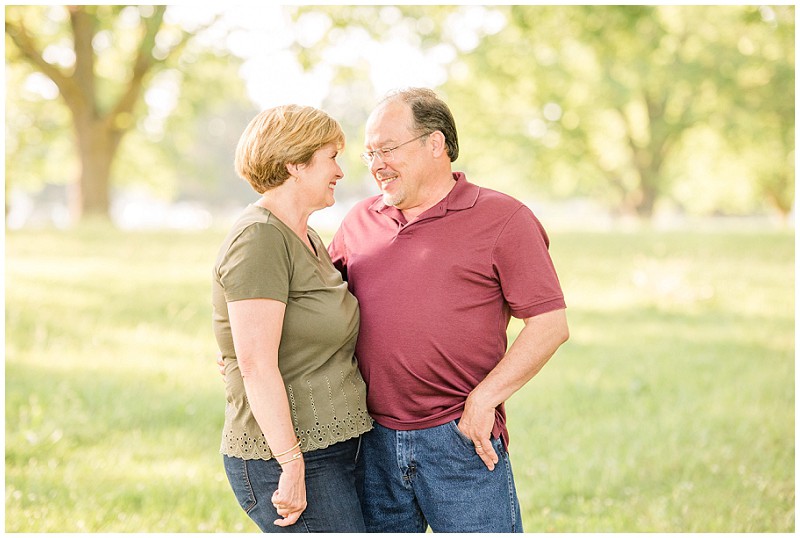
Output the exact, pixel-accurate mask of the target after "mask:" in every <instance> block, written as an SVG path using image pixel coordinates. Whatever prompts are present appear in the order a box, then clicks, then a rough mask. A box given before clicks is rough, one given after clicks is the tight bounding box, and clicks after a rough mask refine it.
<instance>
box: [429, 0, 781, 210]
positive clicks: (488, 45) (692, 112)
mask: <svg viewBox="0 0 800 538" xmlns="http://www.w3.org/2000/svg"><path fill="white" fill-rule="evenodd" d="M754 10H756V8H749V7H731V6H692V7H672V6H583V7H546V6H513V7H509V8H507V9H506V10H505V14H506V16H507V20H508V25H507V27H506V28H504V29H503V31H501V32H498V33H497V34H495V35H492V36H488V37H486V38H485V39H484V40H482V41H481V43H480V45H479V46H478V47H477V48H476V50H475V51H473V52H472V53H471V54H470V55H468V56H465V57H463V58H461V59H460V60H459V62H458V66H457V67H458V68H457V69H454V70H453V73H460V75H459V76H454V77H451V79H450V80H449V81H448V82H447V83H446V84H445V85H444V89H445V90H446V91H448V92H449V93H450V94H451V96H453V100H454V101H456V102H458V103H463V105H462V106H463V107H464V108H465V109H472V110H480V113H479V114H478V113H473V114H472V115H469V114H468V115H466V120H467V121H468V122H469V124H468V126H467V128H469V129H470V130H471V131H473V132H475V133H481V132H486V133H487V136H486V137H485V139H484V143H485V145H486V146H487V147H492V148H494V151H493V152H492V153H494V154H496V155H500V156H501V157H503V158H502V159H494V158H492V157H491V156H488V157H485V158H483V159H482V162H481V163H480V164H481V166H482V169H483V170H484V171H486V172H489V171H490V170H498V169H499V170H501V171H502V170H503V169H512V168H513V169H515V170H516V171H519V170H533V171H535V172H536V173H535V175H536V176H538V177H539V178H541V180H540V181H542V180H543V181H545V182H548V183H549V184H550V185H551V186H552V189H553V190H555V191H560V192H562V193H564V194H573V193H575V192H582V193H585V194H590V195H592V196H595V197H603V198H605V199H606V200H607V201H608V203H609V204H610V205H611V206H612V207H618V208H620V210H621V211H622V212H626V213H630V214H636V215H639V216H641V217H644V218H649V217H650V216H652V214H653V212H654V210H655V208H656V204H657V203H658V202H659V201H665V200H673V201H674V202H676V203H678V204H681V203H685V202H690V200H686V199H684V200H681V199H680V198H679V197H676V196H675V192H674V188H676V186H678V185H680V184H681V183H683V184H685V183H686V182H687V181H691V182H692V183H694V184H695V185H696V184H697V183H698V182H699V183H704V182H706V180H707V179H709V178H708V177H702V176H703V174H700V173H697V171H696V170H692V168H691V163H689V165H687V164H686V163H684V162H682V161H684V160H685V159H686V157H687V156H689V157H695V156H697V150H696V149H695V148H692V147H691V145H690V144H691V142H690V139H691V138H692V137H693V136H694V135H696V134H697V133H698V130H704V131H705V133H706V134H707V135H710V136H712V137H713V138H715V139H719V140H720V141H731V140H736V139H738V140H739V142H740V144H743V145H746V146H748V147H751V148H752V147H758V148H759V150H761V151H763V150H764V149H765V147H766V145H767V144H771V145H772V150H771V151H770V155H772V157H773V165H772V166H769V167H767V168H768V170H767V173H765V171H764V169H763V168H762V167H761V166H760V165H757V164H756V162H755V161H753V160H748V161H747V162H742V163H741V164H743V165H744V166H740V167H739V168H738V169H735V170H734V173H735V174H736V175H738V176H745V175H746V176H747V181H748V182H749V183H750V184H751V185H753V186H754V185H755V184H759V183H760V184H761V185H762V186H763V188H765V189H766V188H769V185H772V184H777V188H771V189H770V192H772V193H773V194H772V197H773V198H774V199H781V202H780V203H775V206H776V207H778V208H785V207H786V206H787V205H786V202H787V201H789V207H790V206H791V199H792V198H793V194H790V193H789V191H790V188H789V185H791V184H793V172H792V171H791V170H792V166H791V165H790V164H789V162H788V160H789V159H788V156H789V155H790V154H792V152H793V140H794V139H793V131H794V119H793V118H794V99H793V98H789V97H788V95H787V94H793V90H792V88H793V84H794V60H793V57H794V56H793V39H792V38H793V35H794V25H793V8H787V9H786V10H784V11H785V12H786V13H782V14H781V16H778V17H772V18H771V19H769V20H768V19H767V18H765V17H764V16H760V15H759V13H758V11H756V12H755V16H754V13H753V11H754ZM762 15H763V12H762ZM776 50H777V51H779V52H777V53H776V52H775V51H776ZM745 52H747V54H745ZM776 83H779V84H777V85H776ZM776 86H777V87H776ZM476 98H477V99H481V100H484V101H485V102H489V103H492V106H491V107H484V108H481V107H477V106H475V104H474V103H475V99H476ZM470 102H471V103H472V105H470V104H469V103H470ZM493 126H498V127H493ZM743 127H744V128H745V129H746V132H747V133H748V135H747V136H744V137H743V136H733V135H732V133H739V134H740V132H741V129H742V128H743ZM713 146H714V149H715V151H718V152H720V157H718V158H717V159H716V161H722V160H725V159H728V160H729V159H731V158H735V157H736V152H735V151H732V150H731V148H725V147H723V146H724V144H723V143H722V142H718V143H715V144H713ZM723 154H724V157H722V155H723ZM775 163H777V164H775ZM762 164H763V163H762ZM776 166H777V170H776V168H775V167H776ZM510 171H511V172H512V173H513V170H510ZM711 172H712V175H715V176H719V175H720V174H719V170H718V169H717V170H711ZM767 175H770V176H771V177H772V178H773V181H772V182H767V181H764V178H765V176H767ZM790 178H791V180H789V179H790ZM724 188H725V187H724V185H722V186H721V188H717V189H716V191H715V195H716V196H718V197H719V199H718V200H717V201H716V203H723V202H724V200H723V199H722V196H724V194H721V193H722V191H723V190H724ZM693 190H694V189H686V191H687V192H689V196H691V192H692V191H693ZM753 190H754V191H755V188H753ZM694 192H695V193H696V190H694ZM787 194H788V196H787ZM749 198H750V202H751V205H750V209H755V208H757V206H756V205H755V204H754V203H753V202H754V201H755V200H756V199H757V196H756V195H755V193H754V194H752V195H750V197H749ZM782 210H785V209H782Z"/></svg>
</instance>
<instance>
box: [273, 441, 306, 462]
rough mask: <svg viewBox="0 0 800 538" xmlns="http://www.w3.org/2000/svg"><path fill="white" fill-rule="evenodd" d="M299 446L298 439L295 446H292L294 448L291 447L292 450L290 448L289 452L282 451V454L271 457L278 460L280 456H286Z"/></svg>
mask: <svg viewBox="0 0 800 538" xmlns="http://www.w3.org/2000/svg"><path fill="white" fill-rule="evenodd" d="M299 446H300V439H298V440H297V444H296V445H294V446H293V447H292V448H290V449H289V450H284V451H283V452H281V453H280V454H273V455H272V456H273V457H275V458H279V457H280V456H285V455H286V454H288V453H289V452H291V451H292V450H294V449H295V448H297V447H299Z"/></svg>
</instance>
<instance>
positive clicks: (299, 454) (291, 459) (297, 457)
mask: <svg viewBox="0 0 800 538" xmlns="http://www.w3.org/2000/svg"><path fill="white" fill-rule="evenodd" d="M302 457H303V453H302V452H298V453H297V454H295V455H294V456H292V457H291V458H289V459H288V460H285V461H278V464H279V465H286V464H287V463H291V462H293V461H294V460H299V459H300V458H302ZM275 461H277V458H275Z"/></svg>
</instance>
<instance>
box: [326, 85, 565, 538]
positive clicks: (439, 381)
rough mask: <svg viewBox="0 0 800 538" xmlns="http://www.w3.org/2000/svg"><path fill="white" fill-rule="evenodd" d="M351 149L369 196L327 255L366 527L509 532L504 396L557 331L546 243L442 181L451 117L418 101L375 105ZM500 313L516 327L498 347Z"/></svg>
mask: <svg viewBox="0 0 800 538" xmlns="http://www.w3.org/2000/svg"><path fill="white" fill-rule="evenodd" d="M365 142H366V144H365V145H366V150H367V151H366V152H365V153H364V154H362V157H363V159H364V161H365V163H366V164H367V165H368V166H369V167H370V171H371V173H372V175H373V177H374V178H375V180H376V182H377V184H378V187H379V189H380V191H381V194H380V195H379V196H376V197H373V198H370V199H367V200H365V201H363V202H361V203H360V204H358V205H357V206H356V207H354V208H353V210H352V211H351V212H350V213H349V214H348V215H347V217H345V219H344V221H343V222H342V225H341V227H340V228H339V230H338V232H337V233H336V235H335V237H334V239H333V241H332V242H331V245H330V246H329V249H328V250H329V252H330V254H331V258H332V259H333V262H334V264H335V265H336V266H337V268H339V270H340V271H341V272H342V274H343V276H344V277H345V280H347V281H348V286H349V288H350V290H351V292H352V293H353V294H354V295H355V296H356V297H357V298H358V301H359V305H360V308H361V329H360V332H359V339H358V344H357V348H356V356H357V358H358V361H359V367H360V369H361V372H362V375H363V377H364V380H365V381H366V383H367V387H368V395H367V406H368V408H369V412H370V414H371V415H372V417H373V418H374V419H375V422H376V425H375V429H374V430H372V431H371V432H368V433H367V434H365V435H364V436H363V438H362V449H361V454H362V456H361V460H360V464H361V465H362V469H363V472H364V483H363V486H364V491H363V495H362V508H363V510H364V518H365V520H366V524H367V530H368V531H370V532H424V531H425V530H426V529H427V527H428V525H430V526H431V528H432V529H433V530H434V531H436V532H522V520H521V517H520V509H519V502H518V500H517V495H516V490H515V487H514V481H513V475H512V472H511V466H510V462H509V459H508V453H507V447H508V431H507V429H506V422H505V410H504V406H503V402H505V400H506V399H508V397H510V396H511V395H512V394H513V393H514V392H516V391H517V390H519V389H520V388H521V387H522V386H523V385H524V384H525V383H526V382H527V381H529V380H530V379H531V378H532V377H533V376H534V375H536V373H538V372H539V370H540V369H541V368H542V367H543V366H544V364H545V363H546V362H547V361H548V360H549V358H550V357H551V356H552V355H553V353H554V352H555V351H556V349H558V347H559V346H560V345H561V344H562V343H563V342H565V341H566V340H567V338H568V334H569V333H568V328H567V322H566V316H565V312H564V309H565V303H564V298H563V294H562V292H561V288H560V285H559V283H558V278H557V276H556V272H555V269H554V268H553V264H552V261H551V259H550V256H549V254H548V251H547V248H548V238H547V235H546V233H545V231H544V229H543V228H542V226H541V224H540V223H539V221H538V220H537V219H536V217H535V216H534V215H533V213H532V212H531V211H530V210H529V209H528V208H527V207H525V206H524V205H523V204H522V203H520V202H519V201H517V200H515V199H513V198H511V197H509V196H506V195H504V194H501V193H498V192H495V191H492V190H489V189H484V188H481V187H478V186H476V185H473V184H471V183H469V182H468V181H467V179H466V177H465V175H464V174H463V173H461V172H455V173H454V172H453V171H452V164H451V163H452V162H453V161H455V160H456V158H457V157H458V136H457V133H456V127H455V122H454V120H453V117H452V114H451V113H450V110H449V108H448V107H447V105H446V104H445V103H444V102H442V101H441V100H440V99H439V98H438V97H437V96H436V95H435V94H434V93H433V92H432V91H430V90H427V89H419V88H417V89H413V88H412V89H408V90H403V91H399V92H396V93H393V94H390V95H389V96H388V97H386V98H385V99H384V100H383V101H382V102H381V103H380V104H379V105H378V107H377V108H376V109H375V110H374V111H373V112H372V114H371V115H370V117H369V119H368V121H367V126H366V140H365ZM511 315H513V316H514V317H517V318H521V319H522V320H523V321H524V323H525V326H524V328H523V329H522V331H521V332H520V334H519V336H518V337H517V339H516V341H515V342H514V344H513V345H512V346H511V347H510V348H509V349H508V350H507V351H506V346H507V339H506V328H507V326H508V322H509V319H510V316H511Z"/></svg>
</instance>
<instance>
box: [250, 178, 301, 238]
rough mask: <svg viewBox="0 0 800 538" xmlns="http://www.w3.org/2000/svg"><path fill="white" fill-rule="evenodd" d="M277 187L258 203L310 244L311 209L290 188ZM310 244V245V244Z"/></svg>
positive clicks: (265, 194) (257, 202)
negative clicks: (309, 219)
mask: <svg viewBox="0 0 800 538" xmlns="http://www.w3.org/2000/svg"><path fill="white" fill-rule="evenodd" d="M282 187H283V186H281V187H277V188H275V189H271V190H269V191H267V192H265V193H264V194H262V195H261V198H260V199H259V200H258V201H256V202H255V204H256V205H258V206H261V207H263V208H264V209H267V210H269V212H270V213H272V214H274V215H275V216H276V217H278V218H279V219H280V221H281V222H283V223H284V224H285V225H286V226H288V227H289V228H290V229H291V230H292V231H293V232H294V233H295V234H297V237H299V238H300V239H301V240H302V241H303V242H304V243H306V244H309V239H308V217H309V216H310V215H311V211H309V210H308V209H306V208H305V207H304V206H303V205H302V204H301V203H300V202H299V201H298V200H297V199H296V197H295V196H293V193H292V192H290V191H289V190H288V189H283V188H282ZM309 246H310V245H309Z"/></svg>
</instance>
